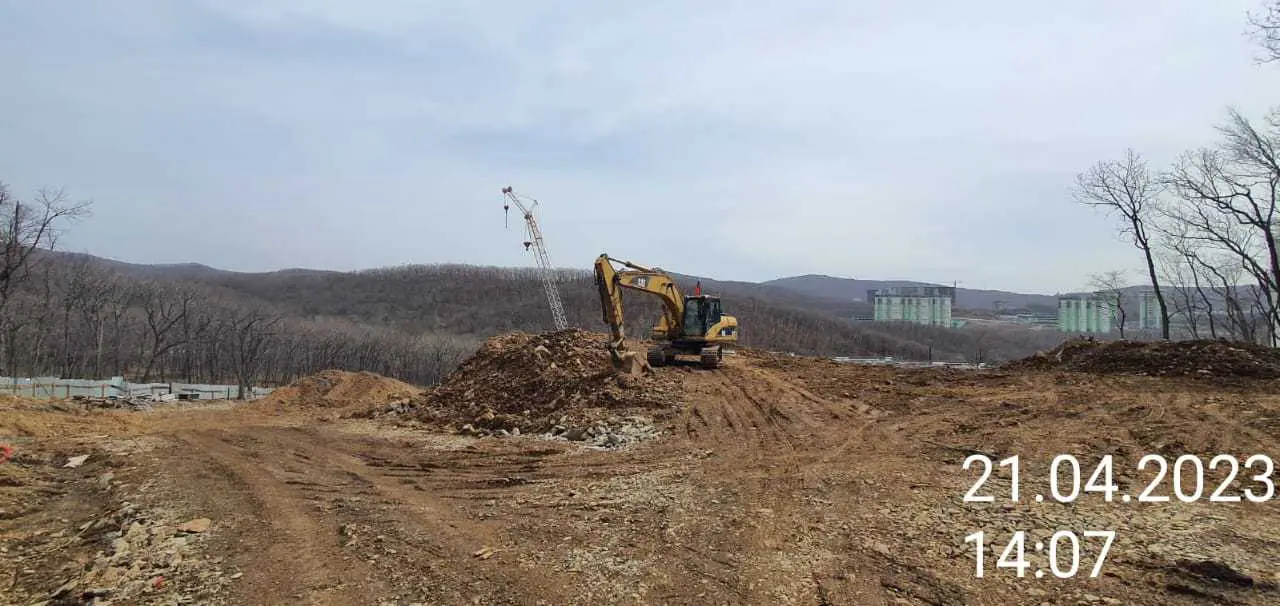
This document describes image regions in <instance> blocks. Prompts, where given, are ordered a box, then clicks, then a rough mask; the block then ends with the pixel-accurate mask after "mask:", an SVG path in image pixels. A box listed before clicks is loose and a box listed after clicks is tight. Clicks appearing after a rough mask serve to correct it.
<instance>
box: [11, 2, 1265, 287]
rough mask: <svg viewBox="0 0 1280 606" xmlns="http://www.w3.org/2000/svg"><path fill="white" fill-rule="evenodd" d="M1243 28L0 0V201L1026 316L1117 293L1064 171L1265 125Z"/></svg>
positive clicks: (208, 229)
mask: <svg viewBox="0 0 1280 606" xmlns="http://www.w3.org/2000/svg"><path fill="white" fill-rule="evenodd" d="M1257 6H1258V5H1257V2H1252V1H1238V0H1213V1H1205V0H1140V1H1139V0H1130V1H1125V2H1117V1H1115V0H1073V1H1072V2H1034V1H1032V2H1028V1H1027V0H986V1H981V2H946V1H941V0H932V1H931V0H922V1H919V2H891V1H888V0H880V1H878V2H872V1H863V2H853V1H847V0H846V1H838V0H831V1H807V0H791V1H787V2H783V1H778V2H773V1H766V0H756V1H753V2H729V1H727V0H714V1H698V2H691V1H680V2H676V1H666V0H662V1H650V2H626V3H623V2H586V1H581V2H558V1H543V2H517V1H510V2H507V1H496V0H495V1H492V2H461V1H456V2H421V1H410V0H394V1H387V0H383V1H366V2H356V1H355V0H330V1H322V0H208V1H198V0H187V1H181V2H172V1H159V0H155V1H148V0H111V1H106V0H103V1H97V2H91V1H87V0H86V1H82V2H60V1H45V2H37V1H34V0H0V74H3V75H4V84H3V88H4V93H3V94H0V180H3V181H5V182H7V183H8V184H9V185H10V186H11V187H12V188H13V189H14V190H15V192H16V193H19V194H28V193H30V192H31V191H32V190H33V189H34V188H36V187H38V186H41V185H62V186H66V187H67V188H68V189H69V190H70V191H71V192H72V193H73V194H75V195H77V196H78V197H83V198H92V199H93V201H94V209H95V210H94V215H93V216H92V217H91V218H89V219H87V220H85V221H83V222H82V223H81V224H79V225H77V226H76V227H75V228H74V230H73V231H72V232H70V233H69V235H68V236H67V237H66V238H65V239H64V240H63V242H62V244H63V246H64V247H65V248H70V249H73V250H77V251H84V252H90V253H94V254H98V255H102V256H107V257H111V258H115V259H120V260H125V261H132V262H159V263H167V262H187V261H193V262H200V263H205V264H208V265H213V266H216V267H221V268H226V269H234V270H242V271H261V270H270V269H279V268H286V267H311V268H325V269H356V268H364V267H374V266H385V265H397V264H402V263H435V262H463V263H474V264H484V265H531V264H532V263H533V259H532V257H531V256H529V254H528V253H526V252H525V251H524V250H523V247H522V246H521V244H520V243H521V241H522V239H523V238H522V235H521V233H520V230H519V229H518V227H519V226H518V224H517V223H516V222H515V219H518V217H514V216H513V223H512V226H511V228H509V229H506V230H504V227H503V215H502V195H501V188H502V187H503V186H506V185H512V186H514V187H515V188H516V191H518V192H524V193H525V194H527V195H530V196H533V197H535V198H538V199H539V200H541V205H540V206H539V207H538V214H539V217H540V220H541V223H542V225H543V230H544V233H545V234H546V238H547V242H548V245H549V248H550V252H551V259H552V261H553V262H554V263H555V264H556V265H558V266H576V267H583V268H585V267H587V266H588V265H589V264H590V262H591V261H592V260H593V259H594V257H595V256H596V255H597V254H599V253H600V252H608V253H610V254H611V255H613V256H617V257H622V258H626V259H630V260H634V261H637V262H640V263H647V264H653V265H660V266H662V267H665V268H668V269H671V270H673V271H679V272H681V273H686V274H698V275H704V276H711V277H716V278H720V279H736V280H751V281H757V280H767V279H771V278H777V277H782V276H787V275H796V274H806V273H823V274H830V275H837V276H844V277H856V278H869V279H917V280H925V281H937V282H946V283H950V282H951V281H952V280H958V281H959V282H960V285H961V286H967V287H972V288H1001V289H1008V290H1019V291H1024V292H1047V293H1052V292H1055V291H1059V290H1062V291H1066V290H1073V289H1078V288H1081V287H1084V286H1086V283H1087V281H1088V277H1089V275H1090V274H1093V273H1099V272H1102V271H1106V270H1109V269H1114V268H1121V267H1123V268H1136V267H1138V263H1137V261H1138V258H1137V257H1136V256H1135V255H1136V251H1135V250H1134V249H1133V248H1132V247H1131V245H1128V244H1126V243H1124V242H1122V241H1120V240H1118V238H1117V237H1116V236H1115V235H1114V230H1113V229H1112V225H1113V222H1112V221H1110V220H1108V219H1107V218H1106V217H1105V216H1102V215H1100V214H1099V213H1097V212H1095V211H1092V210H1090V209H1088V208H1085V207H1082V206H1080V205H1078V204H1076V203H1074V202H1073V201H1072V199H1071V197H1070V186H1071V183H1072V179H1073V176H1074V174H1075V173H1077V172H1079V171H1080V170H1081V169H1083V168H1085V167H1087V166H1088V165H1089V164H1091V163H1092V162H1094V161H1096V160H1099V159H1104V158H1110V157H1118V156H1119V155H1121V154H1122V153H1123V152H1124V149H1125V148H1126V147H1127V146H1133V147H1134V148H1136V149H1137V150H1139V151H1140V152H1142V153H1144V154H1145V155H1147V156H1148V157H1150V158H1151V159H1152V160H1153V161H1155V162H1157V163H1163V162H1165V161H1167V160H1169V159H1171V158H1172V157H1173V156H1174V155H1175V154H1176V153H1177V152H1179V151H1181V150H1183V149H1187V148H1192V147H1195V146H1198V145H1203V144H1206V143H1210V142H1212V141H1213V137H1214V131H1213V129H1212V126H1213V125H1214V124H1215V123H1218V122H1220V121H1221V120H1222V119H1223V117H1224V115H1225V111H1226V108H1227V107H1228V106H1229V105H1234V106H1236V107H1239V108H1240V109H1242V110H1244V111H1246V112H1248V113H1250V114H1251V115H1261V113H1262V112H1264V111H1265V110H1266V109H1267V107H1268V103H1269V102H1271V101H1272V100H1275V99H1277V98H1278V96H1280V95H1278V93H1280V66H1261V65H1258V64H1257V63H1256V61H1255V59H1256V58H1257V56H1258V52H1257V50H1256V48H1255V47H1254V46H1253V44H1252V43H1251V41H1250V40H1249V38H1248V37H1247V36H1246V35H1245V28H1246V12H1247V11H1248V10H1251V9H1254V8H1256V7H1257ZM1136 275H1137V274H1136V273H1135V276H1136ZM1135 279H1136V278H1135Z"/></svg>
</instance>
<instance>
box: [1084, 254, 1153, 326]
mask: <svg viewBox="0 0 1280 606" xmlns="http://www.w3.org/2000/svg"><path fill="white" fill-rule="evenodd" d="M1089 284H1090V285H1091V286H1092V287H1093V288H1094V289H1095V290H1096V291H1097V293H1098V295H1099V296H1101V297H1103V299H1104V300H1105V301H1106V302H1107V304H1108V305H1109V306H1111V309H1112V311H1113V313H1114V314H1115V318H1116V328H1117V329H1118V330H1119V331H1120V338H1121V339H1123V338H1124V327H1125V318H1126V316H1127V312H1126V308H1127V307H1128V303H1129V297H1128V293H1127V292H1125V272H1124V271H1123V270H1118V269H1113V270H1111V271H1108V272H1106V273H1103V274H1095V275H1094V276H1093V277H1092V278H1090V280H1089ZM1166 338H1168V337H1167V336H1166Z"/></svg>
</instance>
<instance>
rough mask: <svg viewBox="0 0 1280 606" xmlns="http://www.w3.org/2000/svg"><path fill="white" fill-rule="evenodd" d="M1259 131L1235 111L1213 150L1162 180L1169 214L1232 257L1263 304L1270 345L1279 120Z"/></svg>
mask: <svg viewBox="0 0 1280 606" xmlns="http://www.w3.org/2000/svg"><path fill="white" fill-rule="evenodd" d="M1267 125H1268V127H1267V129H1266V130H1259V129H1258V128H1256V127H1255V126H1254V125H1253V124H1252V123H1251V122H1250V121H1249V120H1248V119H1247V118H1245V117H1244V116H1243V115H1241V114H1240V113H1239V112H1237V111H1235V110H1231V111H1230V112H1229V120H1228V121H1227V123H1225V124H1223V125H1221V126H1220V127H1219V131H1220V132H1221V133H1222V135H1223V142H1222V144H1221V146H1220V148H1218V149H1201V150H1197V151H1195V152H1191V153H1187V154H1184V155H1183V156H1182V158H1180V160H1179V161H1178V163H1177V164H1176V165H1175V166H1174V168H1173V169H1172V170H1170V171H1169V173H1168V174H1167V175H1166V176H1165V178H1164V180H1165V182H1166V183H1168V184H1169V185H1170V186H1171V187H1172V189H1173V190H1174V192H1175V193H1177V195H1178V197H1179V198H1181V199H1182V201H1183V204H1182V205H1181V209H1180V210H1179V212H1176V213H1174V214H1172V215H1171V216H1173V217H1174V218H1176V219H1177V220H1179V221H1183V222H1185V223H1187V224H1188V225H1189V226H1190V227H1191V229H1192V230H1193V231H1195V232H1196V233H1197V236H1196V237H1198V238H1200V239H1201V240H1203V241H1205V242H1209V243H1211V244H1212V245H1213V246H1215V247H1217V248H1220V249H1221V250H1224V251H1227V252H1229V253H1231V254H1233V255H1235V256H1236V257H1237V258H1238V259H1239V262H1240V264H1241V265H1242V266H1243V267H1244V268H1245V270H1247V271H1248V272H1249V274H1250V275H1251V276H1252V278H1253V279H1254V281H1255V282H1256V283H1257V285H1258V288H1259V289H1260V290H1261V293H1262V294H1263V295H1265V298H1264V299H1263V300H1262V301H1261V303H1262V305H1261V308H1262V309H1263V311H1264V315H1265V317H1267V318H1268V320H1269V322H1268V324H1269V328H1268V330H1267V334H1268V336H1269V338H1270V341H1271V342H1272V344H1275V342H1276V341H1275V337H1276V335H1277V334H1278V333H1280V251H1278V250H1277V242H1276V236H1277V231H1276V229H1277V226H1276V220H1277V195H1280V153H1278V152H1280V150H1278V149H1277V142H1278V141H1280V116H1278V115H1277V114H1275V113H1273V114H1272V115H1271V116H1270V118H1269V119H1268V121H1267Z"/></svg>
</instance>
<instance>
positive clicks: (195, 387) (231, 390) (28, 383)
mask: <svg viewBox="0 0 1280 606" xmlns="http://www.w3.org/2000/svg"><path fill="white" fill-rule="evenodd" d="M271 392H272V388H270V387H254V388H252V389H251V390H250V392H249V394H248V396H249V397H248V399H250V400H255V399H257V398H261V397H263V396H265V395H267V394H269V393H271ZM0 394H13V395H15V396H26V397H29V398H48V399H57V398H77V397H78V398H107V399H122V398H139V397H150V398H155V399H164V400H218V399H225V400H232V399H236V398H238V397H239V396H240V388H239V387H237V386H235V385H209V384H202V383H130V382H128V381H125V380H124V377H112V378H111V379H109V380H97V379H62V378H59V377H0Z"/></svg>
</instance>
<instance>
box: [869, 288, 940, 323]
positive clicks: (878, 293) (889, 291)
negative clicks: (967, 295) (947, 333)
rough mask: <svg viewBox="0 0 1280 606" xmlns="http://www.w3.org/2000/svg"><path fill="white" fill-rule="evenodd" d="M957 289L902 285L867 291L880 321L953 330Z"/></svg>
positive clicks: (876, 316)
mask: <svg viewBox="0 0 1280 606" xmlns="http://www.w3.org/2000/svg"><path fill="white" fill-rule="evenodd" d="M955 298H956V289H955V288H953V287H950V286H901V287H897V288H881V289H873V290H868V291H867V300H869V301H871V302H872V304H873V305H874V306H875V316H874V319H875V321H877V322H911V323H913V324H924V325H928V326H945V327H948V328H950V327H951V306H952V303H953V302H954V301H955Z"/></svg>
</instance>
